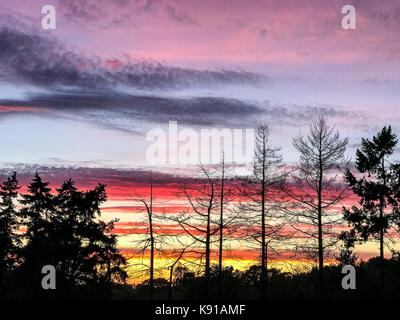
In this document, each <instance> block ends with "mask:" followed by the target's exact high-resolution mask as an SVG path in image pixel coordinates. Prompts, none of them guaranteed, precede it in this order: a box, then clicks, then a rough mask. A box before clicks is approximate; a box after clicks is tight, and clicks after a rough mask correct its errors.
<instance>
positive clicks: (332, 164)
mask: <svg viewBox="0 0 400 320" xmlns="http://www.w3.org/2000/svg"><path fill="white" fill-rule="evenodd" d="M334 130H335V128H334V126H329V124H328V122H327V119H326V118H325V117H323V116H320V117H319V119H318V120H317V121H316V122H314V123H313V124H312V125H311V127H310V132H309V134H308V135H307V136H303V135H299V136H298V137H296V138H294V139H293V146H294V147H295V148H296V149H297V150H298V151H299V153H300V163H299V165H298V167H297V171H298V173H297V175H294V176H293V177H292V178H293V181H292V186H291V187H290V186H289V187H288V186H287V185H286V186H285V187H284V191H285V192H286V194H288V195H289V196H290V198H292V200H293V201H294V202H296V203H297V206H298V207H299V208H296V209H294V210H293V212H292V214H293V216H294V219H292V227H293V228H294V229H295V230H297V231H300V232H302V233H303V234H305V235H306V237H308V238H311V239H316V240H317V256H318V288H319V290H320V291H321V290H322V286H323V268H324V253H325V252H324V251H325V250H326V249H327V248H329V247H330V246H332V245H333V243H335V241H337V240H336V237H335V238H332V239H330V240H329V241H328V239H327V237H329V236H333V235H332V234H331V229H332V226H333V225H334V224H337V223H339V222H340V220H341V217H336V216H335V215H333V214H329V213H328V212H327V211H329V209H330V208H331V207H332V206H334V205H335V204H338V203H340V201H341V200H343V199H344V198H345V196H346V190H347V189H346V187H344V186H343V185H341V184H340V183H338V182H337V175H338V173H335V169H337V170H341V169H342V168H343V167H344V166H345V165H346V164H347V162H346V159H345V158H344V153H345V150H346V146H347V143H348V139H347V138H345V139H341V138H340V136H339V133H338V132H337V131H336V132H334ZM298 225H302V226H305V227H304V228H302V227H299V226H298ZM309 227H310V228H311V229H312V228H315V229H316V232H315V233H314V232H313V231H310V228H309ZM315 229H314V230H315ZM324 236H326V237H325V238H326V239H324ZM311 246H313V245H312V244H311Z"/></svg>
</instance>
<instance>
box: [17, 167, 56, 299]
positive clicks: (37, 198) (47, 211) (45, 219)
mask: <svg viewBox="0 0 400 320" xmlns="http://www.w3.org/2000/svg"><path fill="white" fill-rule="evenodd" d="M48 185H49V183H48V182H44V181H43V180H42V178H41V177H40V176H39V174H38V173H37V172H36V173H35V176H34V178H33V180H32V181H31V182H30V184H29V185H28V193H26V194H22V199H21V201H20V202H21V204H22V205H23V206H24V207H23V208H22V209H21V215H22V217H23V218H24V224H25V226H26V232H25V235H24V237H25V240H26V245H25V247H24V249H23V259H24V262H23V266H22V272H23V275H24V277H25V280H24V282H25V283H26V284H28V285H29V286H30V288H31V294H34V295H35V296H38V295H40V294H42V293H43V292H42V290H41V278H42V277H41V269H42V267H43V266H45V265H53V264H54V262H53V259H52V254H51V252H50V250H51V242H50V241H49V235H48V231H49V230H51V225H50V219H51V217H52V215H53V214H54V205H53V196H52V195H51V193H50V192H51V189H50V188H49V187H48ZM27 293H28V292H27Z"/></svg>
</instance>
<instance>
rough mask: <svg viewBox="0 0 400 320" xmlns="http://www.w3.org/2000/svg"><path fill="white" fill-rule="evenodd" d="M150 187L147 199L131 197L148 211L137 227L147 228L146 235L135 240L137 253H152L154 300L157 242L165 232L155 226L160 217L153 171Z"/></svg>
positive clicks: (152, 296)
mask: <svg viewBox="0 0 400 320" xmlns="http://www.w3.org/2000/svg"><path fill="white" fill-rule="evenodd" d="M149 187H150V194H149V197H148V198H147V199H146V197H144V196H142V195H139V194H137V195H136V197H133V198H131V199H132V200H135V201H136V202H139V203H141V204H142V205H143V207H144V211H145V213H146V217H145V218H144V219H143V221H142V222H141V223H140V224H139V225H138V226H137V229H143V228H144V229H145V235H144V237H140V238H139V239H137V240H135V246H136V247H138V248H139V250H138V252H136V255H137V254H140V255H142V256H144V255H145V254H146V253H147V252H149V253H150V259H149V260H150V265H149V266H148V274H149V287H150V299H151V300H152V299H153V298H154V271H155V267H154V260H155V253H156V251H158V250H160V251H161V248H157V244H161V243H162V241H163V240H162V237H163V234H162V232H157V230H156V226H155V220H156V219H158V217H157V216H156V215H155V214H154V212H153V205H154V202H155V197H154V196H153V179H152V172H151V171H150V172H149ZM158 229H160V228H158ZM158 231H160V230H158ZM146 269H147V267H146Z"/></svg>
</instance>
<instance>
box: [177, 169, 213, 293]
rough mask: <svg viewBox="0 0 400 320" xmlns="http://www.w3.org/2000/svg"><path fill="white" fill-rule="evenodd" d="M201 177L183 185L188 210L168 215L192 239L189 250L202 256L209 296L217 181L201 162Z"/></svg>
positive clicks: (205, 288) (205, 285)
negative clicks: (189, 186) (191, 183)
mask: <svg viewBox="0 0 400 320" xmlns="http://www.w3.org/2000/svg"><path fill="white" fill-rule="evenodd" d="M200 172H201V175H202V179H199V181H198V182H195V183H194V184H193V185H192V187H191V188H188V187H184V188H183V191H182V192H183V195H184V197H185V198H186V200H187V201H188V204H189V210H188V212H183V213H181V214H178V215H175V216H173V217H171V219H172V220H173V221H175V222H176V223H178V224H179V225H180V226H181V228H182V230H183V232H184V234H186V235H187V236H189V238H191V239H192V240H193V245H192V247H193V246H195V248H192V252H195V253H198V254H199V255H200V262H202V260H203V258H204V260H205V265H204V290H205V297H206V298H207V297H208V295H209V281H210V269H211V244H212V242H215V241H216V240H215V239H214V240H213V236H214V235H216V234H217V233H218V231H219V230H220V228H219V224H218V221H217V219H216V216H217V209H218V205H219V203H218V193H217V187H216V180H215V178H214V177H212V173H211V172H210V169H206V168H205V167H204V166H203V165H200Z"/></svg>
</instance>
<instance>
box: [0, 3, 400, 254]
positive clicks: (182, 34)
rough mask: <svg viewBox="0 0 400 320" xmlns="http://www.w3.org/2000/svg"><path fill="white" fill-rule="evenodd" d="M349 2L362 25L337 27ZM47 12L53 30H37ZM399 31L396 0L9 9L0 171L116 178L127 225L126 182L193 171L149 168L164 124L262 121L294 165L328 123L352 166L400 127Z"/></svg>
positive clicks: (112, 212)
mask: <svg viewBox="0 0 400 320" xmlns="http://www.w3.org/2000/svg"><path fill="white" fill-rule="evenodd" d="M346 4H351V5H353V6H354V7H355V9H356V29H355V30H344V29H342V27H341V20H342V18H343V16H344V15H343V14H342V12H341V9H342V7H343V6H344V5H346ZM44 5H53V6H54V7H55V9H56V29H55V30H44V29H43V28H42V26H41V21H42V18H43V17H44V14H42V12H41V10H42V7H43V6H44ZM399 27H400V5H399V4H398V1H396V0H385V1H384V2H382V1H376V0H374V1H371V0H350V1H347V0H346V1H337V0H333V1H322V0H310V1H294V0H279V1H278V0H252V1H239V0H217V1H216V0H203V1H197V0H174V1H172V0H171V1H166V0H159V1H155V0H85V1H82V0H69V1H62V0H31V1H22V0H13V1H10V0H3V1H2V2H1V3H0V137H1V139H0V148H1V150H3V152H2V153H1V157H0V167H1V168H2V172H3V173H4V174H6V173H7V172H9V171H10V170H13V169H18V171H19V172H22V173H23V174H27V175H28V173H30V172H33V171H34V170H36V169H38V168H39V169H40V170H42V172H43V173H45V174H46V178H47V179H48V180H49V181H51V183H52V184H53V185H56V184H57V183H59V182H60V181H61V180H62V178H63V177H65V178H67V175H70V176H72V177H73V178H75V179H76V180H77V181H78V182H79V183H80V185H81V186H82V187H90V186H91V185H93V183H94V182H95V181H96V182H97V181H101V182H107V181H108V182H109V183H110V184H111V186H110V188H109V189H108V191H109V201H108V203H107V206H108V207H113V208H114V209H107V210H108V211H107V210H106V211H105V213H104V215H105V216H107V217H109V218H111V217H117V218H119V219H121V221H122V222H129V221H131V220H134V219H132V218H131V217H132V215H134V214H135V210H131V211H129V210H123V209H120V210H118V208H120V207H123V206H129V204H128V203H127V202H128V200H127V198H128V197H129V193H130V188H127V184H128V185H129V186H130V187H134V188H136V187H137V180H141V179H142V176H143V174H144V173H143V172H145V171H146V170H149V169H150V168H151V169H152V170H153V171H156V172H160V174H162V175H166V176H165V177H164V176H163V177H164V178H163V179H162V183H161V182H160V185H159V186H158V187H159V188H160V190H161V189H162V190H164V191H165V190H169V189H168V188H169V187H170V183H171V181H174V179H175V178H176V175H178V174H179V175H185V174H187V173H188V172H189V173H190V172H191V171H192V170H193V169H192V168H191V167H190V166H185V165H177V166H150V165H149V163H148V160H147V158H146V150H148V148H149V146H150V145H151V142H149V141H146V135H147V133H148V132H149V131H150V130H153V129H162V130H164V131H166V132H167V130H168V124H169V121H177V123H178V126H179V128H189V129H193V130H195V131H196V132H198V131H199V130H201V129H204V128H205V129H207V128H218V129H222V128H228V129H248V128H254V127H255V126H256V125H257V123H259V122H266V123H268V125H269V126H270V129H271V135H270V141H271V143H272V144H274V145H276V146H280V147H281V148H282V154H283V159H284V161H285V163H287V164H288V165H291V164H294V163H296V161H298V154H297V153H296V150H295V149H294V147H293V146H292V143H291V141H292V138H293V137H294V136H296V135H298V134H299V133H300V132H306V130H307V129H308V126H309V124H310V122H311V121H312V120H313V119H315V118H316V117H317V116H318V115H319V114H324V115H326V116H327V117H328V118H329V120H330V122H331V123H333V124H335V125H336V127H337V129H338V130H339V131H340V133H341V135H342V136H343V137H348V138H349V147H348V149H347V155H348V156H349V157H353V159H354V154H355V150H356V149H357V147H359V145H360V140H361V137H371V136H372V135H373V134H374V133H376V132H377V131H378V130H379V129H380V128H382V126H384V125H388V124H391V125H392V127H393V129H394V131H395V132H400V126H399V120H400V119H399V118H400V112H399V111H398V100H399V95H400V90H399V89H400V74H399V65H400V45H399V43H400V41H399V40H400V39H399V38H400V35H399V32H398V30H399ZM121 172H122V173H121ZM118 177H120V178H118ZM24 179H25V176H24ZM60 179H61V180H60ZM127 181H128V182H127ZM143 188H145V187H144V186H143ZM170 189H171V190H172V189H173V188H172V187H171V188H170ZM169 193H170V194H169ZM173 194H174V192H173V191H165V194H163V195H164V196H165V197H167V198H169V200H170V201H172V202H174V201H175V202H178V201H177V200H176V198H174V197H173ZM174 199H175V200H174ZM170 205H171V206H173V204H170ZM128 246H129V244H128V243H127V241H125V244H124V247H128ZM368 250H369V249H368ZM368 250H367V249H366V251H365V253H366V254H371V252H370V251H368ZM371 250H372V249H371Z"/></svg>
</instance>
